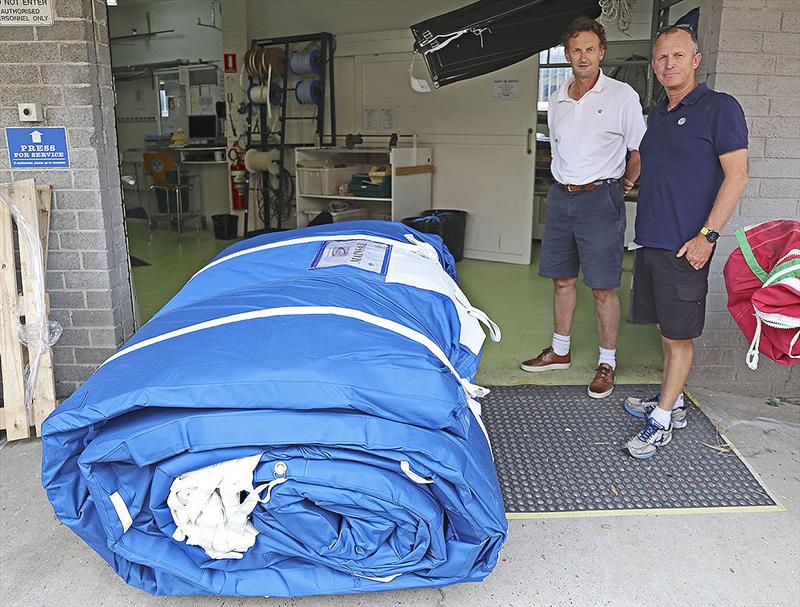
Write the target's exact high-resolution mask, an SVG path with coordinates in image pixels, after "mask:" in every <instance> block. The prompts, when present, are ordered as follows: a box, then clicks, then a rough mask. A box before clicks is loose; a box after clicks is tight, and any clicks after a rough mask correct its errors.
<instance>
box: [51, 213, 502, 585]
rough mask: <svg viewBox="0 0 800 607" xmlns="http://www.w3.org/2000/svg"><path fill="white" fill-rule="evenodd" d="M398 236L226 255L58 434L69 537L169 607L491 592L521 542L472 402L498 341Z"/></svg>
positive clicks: (426, 240) (56, 499)
mask: <svg viewBox="0 0 800 607" xmlns="http://www.w3.org/2000/svg"><path fill="white" fill-rule="evenodd" d="M454 279H455V264H454V262H453V259H452V257H451V256H450V254H449V252H448V251H447V249H446V248H445V247H444V246H443V244H442V242H441V240H440V239H439V238H438V237H436V236H430V235H423V234H420V233H418V232H415V231H414V230H411V229H409V228H407V227H405V226H403V225H400V224H395V223H388V222H349V223H344V224H332V225H328V226H319V227H316V228H306V229H302V230H295V231H291V232H284V233H280V234H270V235H264V236H260V237H257V238H252V239H249V240H246V241H243V242H240V243H237V244H236V245H234V246H232V247H229V248H228V249H226V250H225V251H223V252H222V253H221V254H220V255H219V256H218V257H217V258H215V259H214V260H213V261H212V262H211V263H209V264H208V266H206V267H205V268H203V269H202V270H201V271H200V272H198V273H197V274H196V275H195V276H194V277H193V278H192V279H190V280H189V282H188V283H187V284H186V286H185V287H184V288H183V289H182V290H181V291H180V292H179V293H178V294H177V295H176V296H175V297H174V298H173V299H172V300H171V301H170V302H169V303H168V304H167V305H166V306H165V307H164V308H163V309H162V310H161V311H160V312H159V313H158V314H156V315H155V316H154V317H153V318H152V319H151V320H150V321H149V322H148V323H147V324H146V325H145V326H144V327H142V328H141V330H140V331H139V332H138V333H137V334H136V335H135V336H134V337H133V338H132V339H131V340H129V341H128V342H127V343H126V344H124V346H123V347H122V348H121V349H120V350H119V351H118V352H117V353H116V354H115V355H114V356H112V357H111V358H109V359H108V360H107V361H106V362H105V363H103V365H101V367H100V368H99V369H98V370H97V371H96V372H95V373H94V374H93V375H92V377H90V378H89V380H88V381H87V382H86V383H85V384H84V385H83V386H81V388H80V389H79V390H77V391H76V392H75V393H74V394H73V395H72V396H71V397H70V398H69V399H68V400H67V401H65V402H64V403H63V404H62V405H61V406H60V407H58V408H57V409H56V411H55V412H54V413H53V414H52V415H51V416H50V417H49V418H48V419H47V420H46V422H45V423H44V425H43V428H42V435H43V472H42V478H43V484H44V487H45V489H46V491H47V494H48V497H49V498H50V501H51V502H52V504H53V507H54V509H55V512H56V515H57V516H58V518H59V519H60V520H61V521H62V522H63V523H64V524H66V525H68V526H69V527H70V528H72V529H73V530H74V531H75V533H77V534H78V535H79V536H80V537H81V538H82V539H83V540H84V541H86V542H87V543H88V544H89V545H90V546H91V547H92V548H93V549H94V550H95V551H97V552H98V553H99V554H100V555H101V556H102V557H103V558H104V559H105V560H106V562H108V564H109V565H110V566H111V567H113V568H114V569H115V570H116V571H117V573H118V574H119V575H120V576H121V577H123V578H124V579H125V580H126V581H127V582H128V583H129V584H131V585H133V586H136V587H139V588H142V589H143V590H146V591H147V592H150V593H152V594H157V595H176V594H227V595H252V596H264V595H268V596H297V595H312V594H332V593H355V592H369V591H378V590H389V589H398V588H411V587H423V586H442V585H446V584H451V583H456V582H464V581H478V580H481V579H483V578H484V577H485V576H486V575H488V574H489V573H490V572H491V570H492V569H493V568H494V566H495V564H496V561H497V556H498V553H499V550H500V548H501V545H502V543H503V541H504V539H505V536H506V531H507V527H506V522H505V515H504V509H503V502H502V497H501V494H500V490H499V487H498V483H497V478H496V475H495V470H494V465H493V462H492V457H491V451H490V448H489V444H488V439H487V437H486V435H485V430H484V428H483V426H482V423H481V421H480V405H479V404H478V402H477V400H476V399H477V398H478V397H480V396H481V395H483V394H484V393H485V391H484V390H483V389H482V388H480V387H478V386H475V385H474V384H473V383H472V379H473V376H474V374H475V371H476V369H477V365H478V361H479V358H480V352H481V348H482V345H483V341H484V333H483V329H482V324H483V325H486V326H487V327H488V330H489V333H490V335H491V336H492V338H493V339H498V338H499V330H498V329H497V327H496V326H495V325H494V324H493V323H492V322H491V321H490V320H489V319H488V318H487V317H486V315H485V314H483V313H482V312H481V311H480V310H477V309H476V308H474V307H472V306H471V305H470V304H469V302H468V301H467V299H466V297H465V296H464V294H463V293H462V292H461V290H460V289H459V288H458V286H457V284H456V282H455V280H454Z"/></svg>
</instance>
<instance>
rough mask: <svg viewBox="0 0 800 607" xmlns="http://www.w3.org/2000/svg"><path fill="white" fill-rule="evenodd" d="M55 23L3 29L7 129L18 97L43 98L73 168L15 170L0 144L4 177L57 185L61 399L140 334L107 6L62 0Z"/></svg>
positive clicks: (52, 289) (55, 277)
mask: <svg viewBox="0 0 800 607" xmlns="http://www.w3.org/2000/svg"><path fill="white" fill-rule="evenodd" d="M53 4H54V5H55V6H54V14H55V24H54V25H53V26H51V27H2V28H0V125H2V126H30V125H31V123H21V122H19V120H18V114H17V103H19V102H39V103H41V105H42V107H43V110H44V116H45V122H43V123H40V124H41V125H42V126H65V127H67V132H68V138H69V145H70V162H71V168H69V169H63V170H46V171H21V170H13V171H12V170H10V169H9V161H8V154H7V149H6V146H5V142H4V141H3V142H2V148H0V182H11V181H15V180H19V179H27V178H30V177H33V178H34V179H36V181H37V182H38V183H47V184H50V185H52V186H53V190H54V199H53V212H52V220H51V224H50V230H51V232H50V245H49V252H48V272H47V278H46V280H47V291H48V293H49V294H50V304H51V318H52V319H53V320H57V321H59V322H60V323H61V325H62V326H63V327H64V333H63V335H62V336H61V339H60V340H59V342H58V343H57V344H56V346H55V348H54V350H53V356H54V361H55V374H56V391H57V394H58V396H59V397H60V398H63V397H66V396H67V395H69V394H70V393H72V392H73V391H74V390H75V389H76V388H77V387H78V385H80V383H81V382H83V381H85V380H86V378H87V377H88V376H89V375H90V374H91V373H92V371H93V370H94V369H95V368H96V367H97V365H99V364H100V363H101V362H102V361H103V360H105V358H107V357H108V356H109V355H110V354H111V353H112V352H113V351H114V350H115V349H116V347H117V346H119V345H120V344H121V343H122V341H123V340H124V339H125V338H127V337H128V336H129V335H130V334H131V333H132V331H133V310H132V305H131V288H130V277H129V270H128V250H127V241H126V238H125V230H124V224H123V213H122V199H121V192H120V182H119V170H118V162H117V142H116V130H115V125H114V91H113V89H112V81H111V60H110V54H109V46H108V27H107V23H106V4H105V2H104V1H102V2H101V1H98V0H94V1H92V0H55V2H53Z"/></svg>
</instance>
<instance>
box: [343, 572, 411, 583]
mask: <svg viewBox="0 0 800 607" xmlns="http://www.w3.org/2000/svg"><path fill="white" fill-rule="evenodd" d="M353 575H354V576H355V577H360V578H363V579H365V580H372V581H373V582H383V583H386V582H391V581H392V580H393V579H394V578H396V577H400V576H401V575H403V574H402V573H395V574H394V575H387V576H386V577H372V576H369V575H360V574H358V573H354V574H353Z"/></svg>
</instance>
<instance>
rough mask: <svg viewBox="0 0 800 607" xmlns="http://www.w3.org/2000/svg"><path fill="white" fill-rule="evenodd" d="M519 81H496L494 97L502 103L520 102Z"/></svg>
mask: <svg viewBox="0 0 800 607" xmlns="http://www.w3.org/2000/svg"><path fill="white" fill-rule="evenodd" d="M519 82H520V81H519V80H494V81H493V82H492V96H493V97H494V98H495V99H498V100H500V101H519V100H520V85H519Z"/></svg>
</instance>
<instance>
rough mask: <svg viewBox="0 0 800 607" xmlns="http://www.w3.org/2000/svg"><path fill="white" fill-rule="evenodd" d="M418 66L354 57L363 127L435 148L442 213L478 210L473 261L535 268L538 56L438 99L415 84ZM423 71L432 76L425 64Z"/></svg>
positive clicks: (471, 222)
mask: <svg viewBox="0 0 800 607" xmlns="http://www.w3.org/2000/svg"><path fill="white" fill-rule="evenodd" d="M410 62H411V53H386V54H378V55H359V56H357V57H355V70H354V71H355V74H354V76H355V78H354V83H353V84H354V86H355V95H354V97H355V99H354V103H355V108H354V110H355V119H356V124H357V130H359V131H360V132H362V133H365V134H366V133H386V132H392V131H396V132H398V133H401V134H406V133H416V134H417V135H418V137H419V143H420V145H425V146H426V147H431V148H432V149H433V164H434V166H435V173H434V175H433V196H432V203H433V204H432V206H433V208H440V209H461V210H465V211H467V212H468V213H469V215H468V219H467V234H466V241H465V247H464V256H465V257H469V258H473V259H485V260H490V261H505V262H512V263H520V264H529V263H530V261H531V225H532V212H533V211H532V207H533V179H534V158H535V149H534V145H535V136H534V135H533V132H534V129H535V127H536V111H535V108H536V97H537V90H536V86H537V83H538V77H537V69H538V65H537V58H536V57H532V58H530V59H528V60H526V61H523V62H521V63H518V64H516V65H513V66H511V67H508V68H505V69H503V70H500V71H498V72H495V73H493V74H488V75H485V76H480V77H478V78H473V79H471V80H467V81H464V82H459V83H456V84H452V85H449V86H446V87H443V88H441V89H436V90H434V91H433V92H431V93H416V92H414V91H413V90H412V89H411V88H410V86H409V79H408V68H409V65H410ZM414 71H415V73H416V74H417V75H418V76H419V75H421V74H422V73H424V71H425V67H424V65H422V63H421V61H420V60H419V59H418V60H417V63H416V65H415V70H414ZM376 116H378V117H382V118H380V119H378V118H376ZM390 126H393V127H394V128H388V127H390ZM529 129H530V133H529ZM367 141H368V142H369V140H367ZM403 142H405V140H401V143H403ZM529 146H530V147H529Z"/></svg>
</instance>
